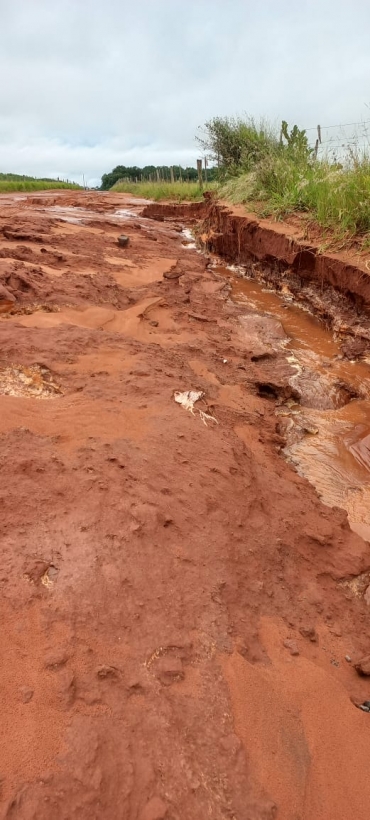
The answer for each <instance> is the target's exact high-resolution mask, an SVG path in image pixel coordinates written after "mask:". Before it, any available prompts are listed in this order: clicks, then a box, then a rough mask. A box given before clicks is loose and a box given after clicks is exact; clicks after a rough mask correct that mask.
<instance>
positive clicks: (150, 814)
mask: <svg viewBox="0 0 370 820" xmlns="http://www.w3.org/2000/svg"><path fill="white" fill-rule="evenodd" d="M166 816H167V806H166V804H165V803H164V802H163V800H161V798H160V797H152V798H151V800H149V802H148V803H147V804H146V806H145V808H144V809H143V811H142V812H141V814H140V820H164V818H165V817H166Z"/></svg>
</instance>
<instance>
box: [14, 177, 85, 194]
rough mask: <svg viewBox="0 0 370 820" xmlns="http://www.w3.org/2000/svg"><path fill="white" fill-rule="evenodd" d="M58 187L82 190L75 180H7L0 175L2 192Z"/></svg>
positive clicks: (43, 189)
mask: <svg viewBox="0 0 370 820" xmlns="http://www.w3.org/2000/svg"><path fill="white" fill-rule="evenodd" d="M58 188H68V189H69V188H72V189H77V190H80V188H81V186H80V185H77V184H75V183H74V182H58V180H55V181H54V180H42V179H25V180H17V181H14V180H7V179H4V178H1V177H0V193H2V194H5V193H12V192H13V191H26V192H27V191H50V190H56V189H58Z"/></svg>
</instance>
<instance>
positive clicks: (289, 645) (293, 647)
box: [284, 640, 299, 655]
mask: <svg viewBox="0 0 370 820" xmlns="http://www.w3.org/2000/svg"><path fill="white" fill-rule="evenodd" d="M284 646H285V648H286V649H289V652H290V654H291V655H299V649H298V646H297V644H296V642H295V641H290V640H288V641H284Z"/></svg>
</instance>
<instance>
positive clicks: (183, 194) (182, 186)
mask: <svg viewBox="0 0 370 820" xmlns="http://www.w3.org/2000/svg"><path fill="white" fill-rule="evenodd" d="M216 187H217V186H216V183H214V182H210V183H207V184H206V183H205V184H204V187H203V189H202V188H201V187H200V185H199V183H198V182H126V181H125V180H122V181H121V182H117V183H116V184H115V185H114V186H113V188H112V189H111V190H112V191H116V192H117V193H124V194H133V195H134V196H138V197H141V198H142V199H153V200H154V201H155V202H160V201H161V200H166V199H167V200H171V201H173V202H183V201H185V200H187V201H190V202H196V201H197V200H201V199H202V196H203V193H204V191H206V190H212V189H216Z"/></svg>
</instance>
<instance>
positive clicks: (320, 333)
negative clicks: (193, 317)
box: [216, 265, 370, 540]
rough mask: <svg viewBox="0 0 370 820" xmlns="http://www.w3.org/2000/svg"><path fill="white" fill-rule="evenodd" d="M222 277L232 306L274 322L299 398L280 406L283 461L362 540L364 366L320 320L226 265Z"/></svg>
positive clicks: (367, 520)
mask: <svg viewBox="0 0 370 820" xmlns="http://www.w3.org/2000/svg"><path fill="white" fill-rule="evenodd" d="M216 269H217V270H218V271H219V272H220V273H223V274H224V275H225V276H227V277H228V279H229V281H230V283H231V287H232V290H231V297H232V299H233V300H234V302H235V303H236V304H239V305H243V304H245V305H248V306H251V307H253V308H254V309H255V310H257V311H262V312H263V313H265V314H266V315H268V316H273V317H275V318H277V319H278V320H279V322H281V325H282V328H283V330H284V333H285V334H286V337H285V338H284V340H283V342H282V343H281V344H282V347H283V348H284V351H285V355H286V358H287V361H288V362H289V363H291V364H292V366H293V368H294V370H295V375H293V376H291V377H290V379H289V382H290V384H291V385H292V386H294V385H296V386H297V388H298V391H299V401H297V402H293V401H292V400H291V399H290V400H288V402H282V404H281V405H280V406H279V407H278V408H277V410H276V413H277V415H278V416H279V418H281V419H284V420H285V421H284V422H283V423H282V424H280V429H281V430H282V432H283V434H284V435H285V436H286V438H287V445H286V447H285V448H284V453H285V455H286V457H287V458H288V459H289V460H290V461H291V462H292V463H293V464H294V466H295V467H296V469H297V470H298V471H299V472H300V474H301V475H304V476H306V478H308V479H309V481H310V482H311V483H312V484H313V485H314V486H315V488H316V489H317V491H318V493H319V495H320V497H321V498H322V500H323V501H324V503H325V504H329V505H330V506H337V507H341V508H343V509H345V510H346V511H347V512H348V517H349V521H350V523H351V527H352V528H353V529H354V530H355V531H356V532H358V533H360V534H361V535H362V537H363V538H366V539H367V540H370V449H369V448H370V401H369V399H370V366H369V364H370V363H367V362H366V361H356V360H348V359H346V358H344V356H343V354H342V352H341V345H340V342H339V341H336V340H335V339H334V337H333V333H332V332H331V331H330V330H326V329H325V328H324V327H323V325H322V323H320V322H319V321H317V320H315V318H314V317H313V316H312V315H310V314H309V313H308V312H305V311H303V310H302V309H301V308H299V307H296V306H294V304H292V303H291V300H290V301H287V300H284V299H282V298H281V297H280V296H278V295H277V294H275V293H273V292H272V291H270V290H267V289H266V288H264V287H263V286H262V285H260V284H259V283H258V282H255V281H253V280H248V279H246V278H245V274H246V271H244V275H243V276H241V275H240V274H241V271H240V270H239V276H238V275H237V273H235V271H234V272H233V269H232V267H231V268H226V267H222V266H220V265H218V266H217V267H216Z"/></svg>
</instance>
